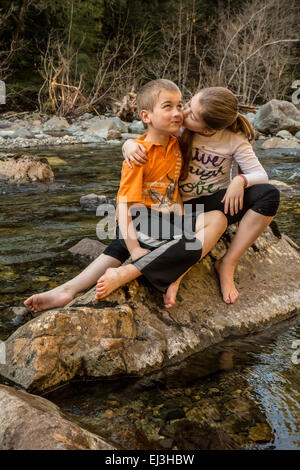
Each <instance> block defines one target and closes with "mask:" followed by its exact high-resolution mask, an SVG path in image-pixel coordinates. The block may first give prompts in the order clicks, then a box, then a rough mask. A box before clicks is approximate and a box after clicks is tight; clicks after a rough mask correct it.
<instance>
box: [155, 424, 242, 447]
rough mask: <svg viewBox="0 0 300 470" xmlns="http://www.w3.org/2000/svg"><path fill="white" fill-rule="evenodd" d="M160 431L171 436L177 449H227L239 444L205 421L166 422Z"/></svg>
mask: <svg viewBox="0 0 300 470" xmlns="http://www.w3.org/2000/svg"><path fill="white" fill-rule="evenodd" d="M160 433H162V434H164V435H165V436H168V437H170V438H173V439H174V441H175V442H176V446H177V448H178V449H188V450H229V449H239V448H240V444H239V443H238V442H237V441H236V440H235V439H234V437H232V436H231V435H230V434H227V433H226V432H224V431H223V430H222V429H219V428H215V427H213V426H210V425H209V424H207V423H204V424H198V423H196V422H194V421H189V420H188V419H180V420H176V421H174V422H173V423H170V424H166V425H165V426H163V427H162V429H161V430H160Z"/></svg>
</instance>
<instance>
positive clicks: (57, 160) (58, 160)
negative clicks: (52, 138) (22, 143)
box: [44, 156, 68, 166]
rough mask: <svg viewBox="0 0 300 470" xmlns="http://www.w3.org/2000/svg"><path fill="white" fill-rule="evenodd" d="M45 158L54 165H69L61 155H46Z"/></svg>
mask: <svg viewBox="0 0 300 470" xmlns="http://www.w3.org/2000/svg"><path fill="white" fill-rule="evenodd" d="M44 158H46V160H47V162H48V163H49V164H50V165H52V166H65V165H68V163H67V162H66V161H65V160H63V159H62V158H60V157H55V156H51V157H47V156H45V157H44Z"/></svg>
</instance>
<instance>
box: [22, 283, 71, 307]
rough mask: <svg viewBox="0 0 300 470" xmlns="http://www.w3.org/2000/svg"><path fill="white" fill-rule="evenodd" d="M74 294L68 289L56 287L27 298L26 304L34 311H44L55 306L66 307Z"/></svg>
mask: <svg viewBox="0 0 300 470" xmlns="http://www.w3.org/2000/svg"><path fill="white" fill-rule="evenodd" d="M73 298H74V296H73V295H72V294H71V293H70V292H68V291H67V290H65V289H63V288H61V287H56V288H55V289H52V290H49V291H47V292H43V293H42V294H34V295H32V296H31V297H29V298H28V299H26V300H25V302H24V305H26V307H27V308H30V310H33V311H34V312H42V311H43V310H49V309H51V308H55V307H64V306H65V305H67V304H68V303H69V302H71V300H73Z"/></svg>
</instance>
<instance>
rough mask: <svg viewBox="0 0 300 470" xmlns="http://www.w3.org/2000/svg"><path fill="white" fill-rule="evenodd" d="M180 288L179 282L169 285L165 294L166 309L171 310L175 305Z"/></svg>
mask: <svg viewBox="0 0 300 470" xmlns="http://www.w3.org/2000/svg"><path fill="white" fill-rule="evenodd" d="M178 288H179V282H173V283H172V284H170V285H169V287H168V290H167V292H166V293H165V294H163V297H164V303H165V307H166V308H171V307H173V306H174V305H175V303H176V295H177V291H178Z"/></svg>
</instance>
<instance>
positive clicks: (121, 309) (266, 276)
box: [0, 228, 300, 392]
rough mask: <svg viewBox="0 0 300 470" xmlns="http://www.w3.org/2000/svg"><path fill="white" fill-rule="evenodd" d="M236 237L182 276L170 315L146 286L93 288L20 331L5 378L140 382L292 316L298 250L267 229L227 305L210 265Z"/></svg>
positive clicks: (48, 382)
mask: <svg viewBox="0 0 300 470" xmlns="http://www.w3.org/2000/svg"><path fill="white" fill-rule="evenodd" d="M274 231H275V229H274ZM233 233H234V228H232V229H231V230H229V231H227V232H226V234H225V236H224V237H223V238H222V239H221V240H220V241H219V243H218V244H217V246H216V247H215V248H214V249H213V251H212V253H211V254H210V255H208V256H206V257H205V259H204V260H202V261H201V262H199V263H197V264H196V265H195V266H194V267H193V269H192V270H191V271H190V272H189V273H188V274H187V275H186V276H185V277H184V279H183V281H182V284H181V287H180V290H179V294H178V299H177V304H176V306H175V307H173V308H172V309H169V310H166V309H165V308H164V306H163V302H162V295H161V294H160V293H158V292H156V291H154V290H152V289H150V288H149V287H147V286H146V285H145V284H144V283H143V282H142V281H138V280H136V281H133V282H131V283H130V284H129V285H126V286H124V287H123V288H120V289H118V290H117V291H115V292H114V293H112V294H111V295H110V296H109V297H108V298H106V299H105V300H104V301H99V302H96V301H95V300H94V296H95V289H94V288H93V289H91V290H90V291H89V292H87V293H86V294H84V295H82V296H80V297H77V298H76V299H75V300H73V301H72V302H71V303H70V304H69V305H68V306H66V307H65V308H60V309H54V310H50V311H47V312H45V313H42V314H41V315H40V316H39V317H37V318H34V319H33V320H31V321H29V322H28V323H26V324H25V325H23V326H21V327H20V328H19V329H18V330H17V331H15V332H14V333H13V334H12V335H11V336H10V337H9V338H8V339H7V340H6V342H5V348H6V364H3V365H0V374H2V375H3V376H4V377H7V378H8V379H10V380H12V381H13V382H15V383H17V384H19V385H21V386H22V387H24V388H25V389H27V390H28V391H35V392H42V391H44V390H47V389H49V388H50V387H53V386H57V385H58V384H60V383H65V382H68V381H69V380H71V379H73V378H76V379H78V378H82V379H84V378H88V377H92V378H97V377H98V378H101V377H117V376H119V375H135V376H142V375H144V374H146V373H148V372H150V371H153V370H156V369H160V368H163V367H165V366H168V365H170V364H174V363H176V362H179V361H181V360H182V359H184V358H185V357H187V356H189V355H191V354H193V353H195V352H197V351H201V350H204V349H205V348H207V347H208V346H210V345H213V344H216V343H219V342H220V341H222V340H223V339H225V338H227V337H229V336H231V335H236V336H238V335H244V334H247V333H250V332H253V331H257V330H260V329H262V328H263V327H265V326H267V325H270V324H272V323H274V322H278V321H280V320H283V319H286V318H288V317H290V316H291V315H294V313H295V312H297V311H299V308H300V263H299V252H298V251H297V248H295V246H292V243H290V240H289V239H288V237H285V236H282V237H281V236H280V234H279V233H277V232H276V231H275V233H276V235H275V234H274V233H273V232H272V230H271V229H270V228H268V229H267V230H266V231H265V232H264V234H263V235H262V236H260V237H259V238H258V240H257V241H256V242H255V245H253V246H252V247H251V248H250V249H249V250H248V252H247V253H246V254H245V255H244V256H243V258H242V260H241V261H240V263H239V265H238V268H237V274H236V281H237V287H238V290H239V292H240V297H239V299H238V301H237V302H236V303H235V304H233V305H227V304H225V303H224V302H223V300H222V298H221V296H220V294H219V283H218V280H217V277H216V273H215V270H214V267H213V261H214V259H216V258H220V257H221V256H222V255H223V254H224V253H225V250H226V249H227V247H228V245H229V244H230V241H231V239H232V235H233Z"/></svg>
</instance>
